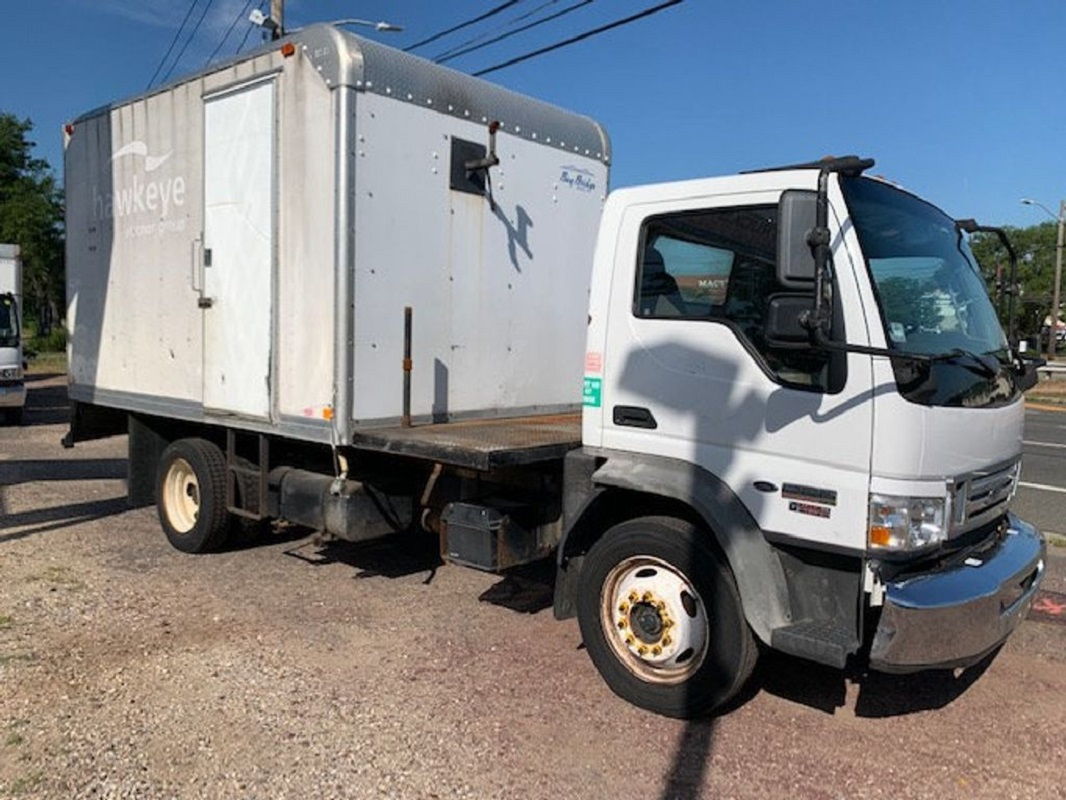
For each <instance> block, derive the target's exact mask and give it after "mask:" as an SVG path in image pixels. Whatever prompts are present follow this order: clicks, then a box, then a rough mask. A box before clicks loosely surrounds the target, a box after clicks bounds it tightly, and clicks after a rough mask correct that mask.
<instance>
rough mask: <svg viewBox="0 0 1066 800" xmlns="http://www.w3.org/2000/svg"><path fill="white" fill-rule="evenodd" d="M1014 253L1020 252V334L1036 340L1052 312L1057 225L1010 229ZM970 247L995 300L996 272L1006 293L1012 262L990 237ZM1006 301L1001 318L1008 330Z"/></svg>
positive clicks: (979, 236)
mask: <svg viewBox="0 0 1066 800" xmlns="http://www.w3.org/2000/svg"><path fill="white" fill-rule="evenodd" d="M1006 230H1007V235H1008V236H1009V237H1010V240H1011V243H1012V244H1013V245H1014V249H1015V250H1017V252H1018V283H1019V285H1020V289H1021V291H1020V294H1019V296H1018V300H1017V303H1016V305H1017V308H1018V332H1019V333H1020V334H1021V335H1022V336H1023V337H1025V336H1033V335H1036V334H1037V333H1039V332H1040V326H1041V325H1042V324H1043V322H1044V318H1045V317H1046V316H1047V315H1048V314H1049V313H1050V312H1051V290H1052V283H1053V282H1054V279H1055V242H1056V236H1057V234H1058V226H1057V224H1056V223H1054V222H1051V221H1048V222H1042V223H1040V224H1039V225H1030V226H1029V227H1028V228H1007V229H1006ZM970 247H971V249H972V250H973V254H974V256H975V257H976V258H977V262H978V264H980V266H981V272H982V273H983V274H984V276H985V281H987V283H988V290H989V292H990V293H991V295H992V299H993V300H998V299H999V298H998V297H997V294H998V292H997V290H996V287H997V281H996V275H997V272H1000V273H1001V275H1002V278H1001V281H1002V287H1003V288H1004V289H1006V287H1007V284H1008V282H1009V275H1010V261H1009V260H1008V259H1007V253H1006V251H1004V250H1003V247H1002V245H1000V243H999V239H998V238H997V237H996V236H995V235H993V234H989V233H979V234H976V235H975V236H974V237H973V238H972V239H971V240H970ZM1006 305H1007V304H1006V299H1005V298H1004V300H1003V302H1002V303H1001V304H999V303H997V306H1001V312H1000V316H1001V319H1002V321H1003V323H1004V328H1006V321H1007V320H1006Z"/></svg>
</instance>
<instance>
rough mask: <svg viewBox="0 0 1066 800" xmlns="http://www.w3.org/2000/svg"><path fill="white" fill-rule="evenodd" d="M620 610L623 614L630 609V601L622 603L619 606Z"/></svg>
mask: <svg viewBox="0 0 1066 800" xmlns="http://www.w3.org/2000/svg"><path fill="white" fill-rule="evenodd" d="M618 611H619V612H620V613H622V614H624V613H626V612H627V611H629V603H622V604H621V605H620V606H618Z"/></svg>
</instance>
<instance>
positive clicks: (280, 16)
mask: <svg viewBox="0 0 1066 800" xmlns="http://www.w3.org/2000/svg"><path fill="white" fill-rule="evenodd" d="M270 18H271V19H272V20H274V22H276V23H277V24H278V25H277V27H276V28H274V30H273V31H272V32H271V34H270V38H271V39H280V38H281V37H282V36H284V35H285V0H270Z"/></svg>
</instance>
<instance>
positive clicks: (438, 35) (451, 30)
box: [403, 0, 522, 53]
mask: <svg viewBox="0 0 1066 800" xmlns="http://www.w3.org/2000/svg"><path fill="white" fill-rule="evenodd" d="M520 2H522V0H507V2H505V3H500V4H499V5H498V6H494V7H493V8H490V9H489V10H488V11H486V12H485V13H484V14H481V15H480V16H477V17H474V18H473V19H468V20H467V21H466V22H460V23H459V24H458V25H453V26H452V27H450V28H448V29H447V30H444V31H439V32H438V33H435V34H433V35H432V36H430V37H427V38H425V39H423V40H422V41H420V42H415V43H414V44H412V45H410V46H408V47H405V48H404V49H403V51H404V52H405V53H409V52H411V51H412V50H415V49H417V48H419V47H421V46H422V45H425V44H429V43H430V42H435V41H437V39H442V38H444V37H445V36H447V35H448V34H449V33H455V32H456V31H461V30H462V29H463V28H469V27H470V26H471V25H474V24H476V23H478V22H481V21H482V20H485V19H488V18H489V17H494V16H496V15H497V14H499V13H500V12H501V11H506V10H507V9H509V8H510V7H511V6H513V5H517V4H518V3H520Z"/></svg>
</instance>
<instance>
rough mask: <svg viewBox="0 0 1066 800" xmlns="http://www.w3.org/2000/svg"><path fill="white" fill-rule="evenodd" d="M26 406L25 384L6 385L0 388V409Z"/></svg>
mask: <svg viewBox="0 0 1066 800" xmlns="http://www.w3.org/2000/svg"><path fill="white" fill-rule="evenodd" d="M24 405H26V384H24V383H6V384H3V385H2V386H0V408H21V407H22V406H24Z"/></svg>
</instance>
